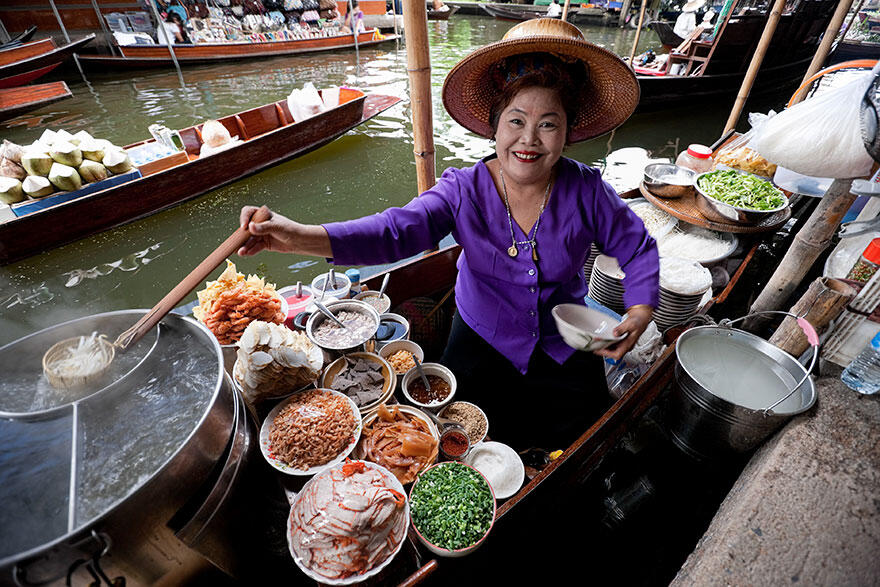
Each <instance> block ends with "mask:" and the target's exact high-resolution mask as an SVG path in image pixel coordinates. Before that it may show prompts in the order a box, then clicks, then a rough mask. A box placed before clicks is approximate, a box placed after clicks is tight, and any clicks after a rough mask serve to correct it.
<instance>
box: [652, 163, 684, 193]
mask: <svg viewBox="0 0 880 587" xmlns="http://www.w3.org/2000/svg"><path fill="white" fill-rule="evenodd" d="M696 177H697V174H696V172H695V171H693V170H691V169H688V168H687V167H681V166H680V165H672V164H669V163H654V164H652V165H648V166H647V167H645V177H644V182H645V187H646V188H648V191H649V192H651V193H652V194H654V195H655V196H658V197H661V198H667V199H674V198H681V197H682V196H687V195H690V194H693V193H694V180H695V179H696Z"/></svg>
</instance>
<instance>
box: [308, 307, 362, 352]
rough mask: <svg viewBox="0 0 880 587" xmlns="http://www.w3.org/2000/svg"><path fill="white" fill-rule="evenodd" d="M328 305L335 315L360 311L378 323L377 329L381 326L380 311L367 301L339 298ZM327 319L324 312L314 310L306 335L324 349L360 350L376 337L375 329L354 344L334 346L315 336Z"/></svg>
mask: <svg viewBox="0 0 880 587" xmlns="http://www.w3.org/2000/svg"><path fill="white" fill-rule="evenodd" d="M324 305H325V306H327V309H328V310H330V311H331V312H332V313H333V314H334V315H337V314H339V312H342V311H346V312H360V313H361V314H365V315H366V316H368V317H369V318H370V319H372V320H373V323H374V324H375V325H376V329H378V328H379V313H378V312H376V310H375V309H373V307H372V306H370V305H369V304H367V303H366V302H360V301H357V300H338V301H332V302H328V303H326V304H324ZM325 320H329V318H327V316H325V315H324V314H322V313H321V312H314V313H313V314H312V315H311V316H309V319H308V321H307V322H306V336H308V337H309V340H311V341H312V343H314V344H316V345H318V346H319V347H321V348H322V349H324V350H327V351H348V350H360V349H361V348H362V347H363V345H364V343H366V342H367V341H369V340H371V339H373V338H375V336H376V330H373V333H372V334H371V335H370V336H369V337H367V338H364V339H363V340H358V341H357V342H355V343H354V344H351V345H345V346H334V345H330V344H327V343H322V342H321V341H319V340H318V339H316V338H315V329H317V328H318V326H320V325H321V323H323V322H324V321H325Z"/></svg>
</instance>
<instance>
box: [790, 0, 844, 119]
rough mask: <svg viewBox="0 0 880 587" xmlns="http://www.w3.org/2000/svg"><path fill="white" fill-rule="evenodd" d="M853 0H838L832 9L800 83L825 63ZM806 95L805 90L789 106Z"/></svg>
mask: <svg viewBox="0 0 880 587" xmlns="http://www.w3.org/2000/svg"><path fill="white" fill-rule="evenodd" d="M852 3H853V0H840V2H839V3H838V4H837V10H835V11H834V16H832V17H831V22H829V23H828V28H826V29H825V36H823V37H822V42H821V43H820V44H819V48H818V49H816V54H815V55H814V56H813V60H812V61H811V62H810V66H809V67H808V68H807V73H805V74H804V79H803V80H801V84H803V83H804V82H806V81H807V80H808V79H810V77H812V76H813V74H814V73H816V72H817V71H819V68H820V67H822V65H823V64H824V63H825V60H826V59H828V53H830V52H831V44H832V43H834V39H836V38H837V33H838V31H840V26H841V25H842V24H843V19H844V18H846V13H847V12H849V9H850V7H851V6H852ZM805 96H806V92H805V93H803V94H802V95H801V97H800V98H797V100H795V101H793V102H794V103H793V104H791V105H790V106H789V107H791V106H794V104H797V103H798V102H800V101H801V100H803V99H804V97H805Z"/></svg>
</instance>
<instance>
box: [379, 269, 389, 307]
mask: <svg viewBox="0 0 880 587" xmlns="http://www.w3.org/2000/svg"><path fill="white" fill-rule="evenodd" d="M389 279H391V274H390V273H386V274H385V278H384V279H383V280H382V287H380V288H379V299H380V300H381V299H382V296H384V295H385V288H386V287H388V280H389Z"/></svg>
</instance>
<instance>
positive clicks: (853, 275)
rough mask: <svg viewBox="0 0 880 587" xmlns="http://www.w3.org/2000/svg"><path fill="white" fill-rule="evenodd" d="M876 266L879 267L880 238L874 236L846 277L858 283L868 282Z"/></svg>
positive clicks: (875, 270) (875, 271)
mask: <svg viewBox="0 0 880 587" xmlns="http://www.w3.org/2000/svg"><path fill="white" fill-rule="evenodd" d="M878 267H880V238H875V239H874V240H872V241H871V242H870V243H868V246H867V247H865V251H864V252H863V253H862V255H861V256H860V257H859V260H858V261H856V263H855V265H853V266H852V269H850V270H849V273H847V274H846V278H847V279H851V280H853V281H858V282H859V283H868V281H869V280H870V279H871V277H873V276H874V274H875V273H877V268H878Z"/></svg>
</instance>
